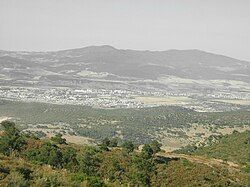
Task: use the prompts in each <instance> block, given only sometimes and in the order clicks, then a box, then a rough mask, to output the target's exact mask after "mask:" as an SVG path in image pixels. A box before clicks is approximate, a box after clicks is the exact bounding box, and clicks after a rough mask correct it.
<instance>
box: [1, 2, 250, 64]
mask: <svg viewBox="0 0 250 187" xmlns="http://www.w3.org/2000/svg"><path fill="white" fill-rule="evenodd" d="M103 44H108V45H112V46H114V47H116V48H123V49H128V48H129V49H140V50H145V49H148V50H168V49H194V48H195V49H201V50H205V51H210V52H215V53H219V54H224V55H228V56H231V57H235V58H239V59H245V60H248V61H250V0H0V49H3V50H29V51H30V50H32V51H44V50H45V51H48V50H59V49H68V48H78V47H84V46H89V45H103Z"/></svg>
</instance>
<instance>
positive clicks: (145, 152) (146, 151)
mask: <svg viewBox="0 0 250 187" xmlns="http://www.w3.org/2000/svg"><path fill="white" fill-rule="evenodd" d="M153 154H154V150H153V149H152V148H151V146H150V145H149V144H145V145H144V146H143V147H142V151H141V155H142V157H143V158H146V159H149V158H151V157H152V156H153Z"/></svg>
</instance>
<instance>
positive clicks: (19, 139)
mask: <svg viewBox="0 0 250 187" xmlns="http://www.w3.org/2000/svg"><path fill="white" fill-rule="evenodd" d="M1 125H2V126H3V128H4V133H3V135H2V136H0V152H2V153H3V154H5V155H10V154H11V153H12V152H13V151H21V149H22V147H23V146H24V145H25V143H26V142H25V139H24V137H23V136H22V135H21V134H20V131H19V130H18V129H17V128H16V126H15V123H14V122H10V121H3V122H2V123H1Z"/></svg>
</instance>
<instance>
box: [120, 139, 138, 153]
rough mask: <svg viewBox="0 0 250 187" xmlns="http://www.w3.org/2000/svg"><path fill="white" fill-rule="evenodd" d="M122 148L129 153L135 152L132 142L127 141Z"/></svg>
mask: <svg viewBox="0 0 250 187" xmlns="http://www.w3.org/2000/svg"><path fill="white" fill-rule="evenodd" d="M122 148H124V149H125V150H126V151H127V152H128V153H131V152H133V151H134V149H135V146H134V144H133V143H132V142H131V141H125V142H124V143H123V144H122Z"/></svg>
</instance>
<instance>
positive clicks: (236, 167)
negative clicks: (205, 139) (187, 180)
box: [157, 153, 240, 171]
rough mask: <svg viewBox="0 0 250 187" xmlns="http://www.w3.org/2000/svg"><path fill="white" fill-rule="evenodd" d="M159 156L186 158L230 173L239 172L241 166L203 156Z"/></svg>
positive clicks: (164, 154) (167, 154) (166, 154)
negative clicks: (223, 168) (222, 168)
mask: <svg viewBox="0 0 250 187" xmlns="http://www.w3.org/2000/svg"><path fill="white" fill-rule="evenodd" d="M157 155H158V156H163V157H167V158H184V159H186V160H188V161H190V162H195V163H200V164H205V165H207V166H210V167H213V166H219V167H225V168H227V169H228V170H229V171H239V168H240V167H239V165H238V164H236V163H233V162H225V161H223V160H220V159H215V158H206V157H202V156H196V155H185V154H177V153H158V154H157Z"/></svg>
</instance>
